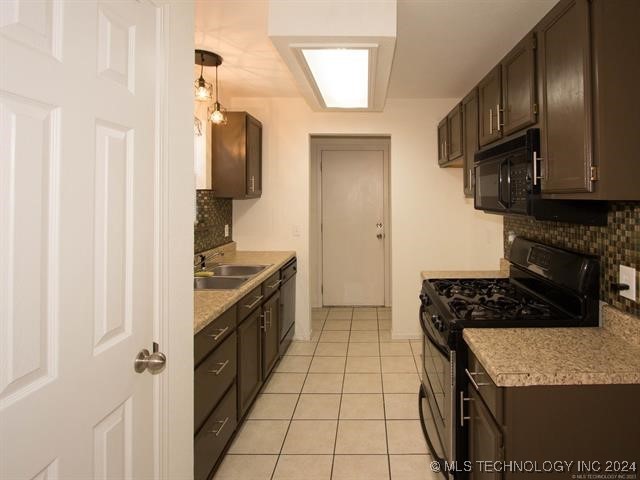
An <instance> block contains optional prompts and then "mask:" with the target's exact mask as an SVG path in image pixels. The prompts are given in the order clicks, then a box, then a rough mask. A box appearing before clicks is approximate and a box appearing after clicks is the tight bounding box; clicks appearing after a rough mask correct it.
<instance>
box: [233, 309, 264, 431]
mask: <svg viewBox="0 0 640 480" xmlns="http://www.w3.org/2000/svg"><path fill="white" fill-rule="evenodd" d="M260 312H261V311H260V309H258V310H256V311H254V312H253V313H252V314H251V315H249V316H248V317H247V318H246V319H245V320H244V321H243V322H242V323H241V324H240V325H239V326H238V380H237V383H238V420H239V419H241V418H242V416H243V415H244V414H245V412H246V411H247V409H248V408H249V405H251V402H252V401H253V399H254V398H255V396H256V395H257V394H258V391H259V390H260V387H261V386H262V365H261V364H262V361H261V360H262V354H261V351H262V349H261V343H262V342H261V340H262V335H261V332H262V330H261V329H260Z"/></svg>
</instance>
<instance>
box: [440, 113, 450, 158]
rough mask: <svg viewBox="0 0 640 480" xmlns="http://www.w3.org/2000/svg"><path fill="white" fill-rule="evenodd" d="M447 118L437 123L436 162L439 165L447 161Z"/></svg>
mask: <svg viewBox="0 0 640 480" xmlns="http://www.w3.org/2000/svg"><path fill="white" fill-rule="evenodd" d="M447 124H448V122H447V118H444V119H443V120H442V121H441V122H440V123H439V124H438V164H439V165H443V164H445V163H447V161H448V158H447V147H448V145H447V141H448V140H447V137H448V133H447Z"/></svg>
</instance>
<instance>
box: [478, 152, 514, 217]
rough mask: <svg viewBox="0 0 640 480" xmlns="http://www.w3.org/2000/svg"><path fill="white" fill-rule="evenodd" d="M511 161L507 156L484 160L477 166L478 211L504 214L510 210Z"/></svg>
mask: <svg viewBox="0 0 640 480" xmlns="http://www.w3.org/2000/svg"><path fill="white" fill-rule="evenodd" d="M509 165H510V159H509V157H508V156H507V155H504V156H499V157H496V158H492V159H490V160H484V161H482V162H480V163H477V164H476V166H475V174H476V190H475V198H474V207H475V208H476V209H477V210H487V211H490V212H500V213H504V212H506V211H507V210H508V209H509V199H510V196H511V192H510V180H511V179H510V175H509Z"/></svg>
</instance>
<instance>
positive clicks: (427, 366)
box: [419, 306, 455, 471]
mask: <svg viewBox="0 0 640 480" xmlns="http://www.w3.org/2000/svg"><path fill="white" fill-rule="evenodd" d="M420 326H421V327H422V331H423V341H422V360H423V363H422V382H421V383H422V384H421V386H420V399H419V402H420V405H419V407H420V420H421V423H422V429H423V432H424V435H425V437H426V440H427V443H428V444H429V448H430V450H431V454H432V456H433V457H434V459H436V460H437V461H439V462H440V463H441V464H442V463H443V462H444V461H448V462H452V461H454V460H455V452H454V451H453V444H454V438H453V437H454V432H453V421H454V420H453V419H452V415H453V408H452V400H453V394H452V391H453V387H452V386H453V384H454V383H453V382H454V381H455V379H454V378H453V372H454V371H455V368H452V367H455V365H454V364H455V351H453V350H450V349H449V347H448V345H447V344H446V343H444V341H443V340H442V336H441V335H440V334H439V332H437V331H436V330H435V328H433V325H432V324H431V322H430V321H429V320H428V313H427V312H426V310H425V309H424V307H423V306H421V307H420ZM441 470H442V471H443V470H444V465H442V468H441Z"/></svg>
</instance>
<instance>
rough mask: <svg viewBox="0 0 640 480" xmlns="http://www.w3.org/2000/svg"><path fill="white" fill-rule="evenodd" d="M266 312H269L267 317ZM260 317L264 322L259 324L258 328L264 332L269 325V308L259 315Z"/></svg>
mask: <svg viewBox="0 0 640 480" xmlns="http://www.w3.org/2000/svg"><path fill="white" fill-rule="evenodd" d="M267 314H269V318H267ZM260 318H262V319H264V323H263V324H262V325H260V328H261V329H262V330H264V331H265V332H266V331H267V328H270V327H271V308H269V310H265V311H264V313H263V314H262V315H260Z"/></svg>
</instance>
